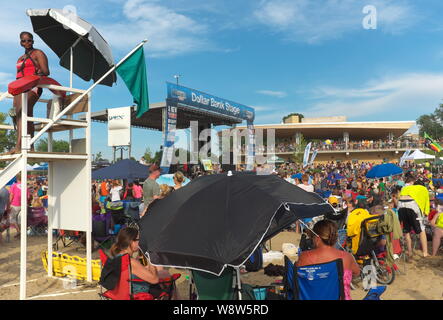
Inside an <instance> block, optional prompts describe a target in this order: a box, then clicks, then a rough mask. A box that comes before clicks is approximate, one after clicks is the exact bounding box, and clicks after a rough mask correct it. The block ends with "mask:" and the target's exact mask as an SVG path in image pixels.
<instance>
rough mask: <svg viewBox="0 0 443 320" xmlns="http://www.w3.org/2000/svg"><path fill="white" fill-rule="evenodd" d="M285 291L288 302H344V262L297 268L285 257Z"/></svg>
mask: <svg viewBox="0 0 443 320" xmlns="http://www.w3.org/2000/svg"><path fill="white" fill-rule="evenodd" d="M285 270H286V275H285V277H284V278H285V279H284V290H285V293H286V299H287V300H344V298H345V291H344V284H343V262H342V260H341V259H337V260H334V261H331V262H327V263H321V264H316V265H309V266H303V267H295V266H294V264H293V263H292V262H291V260H289V258H288V257H286V256H285Z"/></svg>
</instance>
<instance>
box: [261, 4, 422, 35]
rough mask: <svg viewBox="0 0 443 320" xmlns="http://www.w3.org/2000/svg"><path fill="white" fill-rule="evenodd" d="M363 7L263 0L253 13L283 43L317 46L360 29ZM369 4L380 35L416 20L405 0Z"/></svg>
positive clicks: (410, 24)
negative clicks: (280, 37)
mask: <svg viewBox="0 0 443 320" xmlns="http://www.w3.org/2000/svg"><path fill="white" fill-rule="evenodd" d="M366 4H367V3H362V2H361V1H359V0H342V1H337V0H316V1H309V0H298V1H293V0H263V1H261V2H260V4H259V6H258V8H257V9H256V10H255V11H254V13H253V14H254V16H255V18H256V19H257V21H258V22H259V23H261V24H264V25H266V26H270V27H272V28H274V30H275V31H276V32H281V33H282V34H284V37H285V39H286V40H293V41H302V42H307V43H319V42H322V41H325V40H330V39H335V38H338V37H340V36H342V35H343V34H345V33H349V32H355V31H358V30H363V26H362V21H363V19H364V17H365V15H366V14H364V13H363V12H362V10H363V8H364V7H365V5H366ZM371 4H372V5H374V6H375V7H376V9H377V29H379V30H381V31H382V32H386V33H390V34H398V33H401V32H402V31H404V30H405V29H407V28H409V27H411V26H412V25H414V24H415V23H416V22H417V20H418V16H417V14H416V11H415V10H414V9H413V8H412V7H411V5H410V4H409V2H407V1H406V0H398V1H395V3H394V1H392V0H385V1H382V0H373V1H372V2H371ZM371 31H372V30H371ZM371 31H368V32H371ZM372 32H373V31H372Z"/></svg>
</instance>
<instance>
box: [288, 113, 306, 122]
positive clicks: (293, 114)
mask: <svg viewBox="0 0 443 320" xmlns="http://www.w3.org/2000/svg"><path fill="white" fill-rule="evenodd" d="M292 116H298V117H299V119H300V121H301V119H303V118H304V117H305V116H304V115H302V114H301V113H296V112H293V113H290V114H288V115H286V116H284V117H283V118H282V122H285V120H286V119H288V118H290V117H292Z"/></svg>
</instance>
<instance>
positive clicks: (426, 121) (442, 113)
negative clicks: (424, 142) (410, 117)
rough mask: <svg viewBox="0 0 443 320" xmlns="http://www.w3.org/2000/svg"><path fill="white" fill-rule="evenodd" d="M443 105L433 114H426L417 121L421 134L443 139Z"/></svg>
mask: <svg viewBox="0 0 443 320" xmlns="http://www.w3.org/2000/svg"><path fill="white" fill-rule="evenodd" d="M442 124H443V104H440V105H439V106H438V107H437V108H436V109H435V111H434V112H433V113H431V114H424V115H422V116H420V117H419V118H418V119H417V125H418V127H419V134H420V136H423V134H424V133H425V132H426V133H427V134H429V135H430V136H431V137H432V138H433V139H440V138H442V137H443V125H442Z"/></svg>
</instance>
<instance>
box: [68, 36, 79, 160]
mask: <svg viewBox="0 0 443 320" xmlns="http://www.w3.org/2000/svg"><path fill="white" fill-rule="evenodd" d="M78 41H79V40H77V42H78ZM77 42H76V44H77ZM70 51H71V61H70V64H71V65H70V69H71V72H70V77H69V87H70V88H71V89H72V85H73V74H74V49H73V47H71V49H70ZM71 118H72V116H68V119H71ZM72 139H74V130H72V129H70V130H69V152H72Z"/></svg>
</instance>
